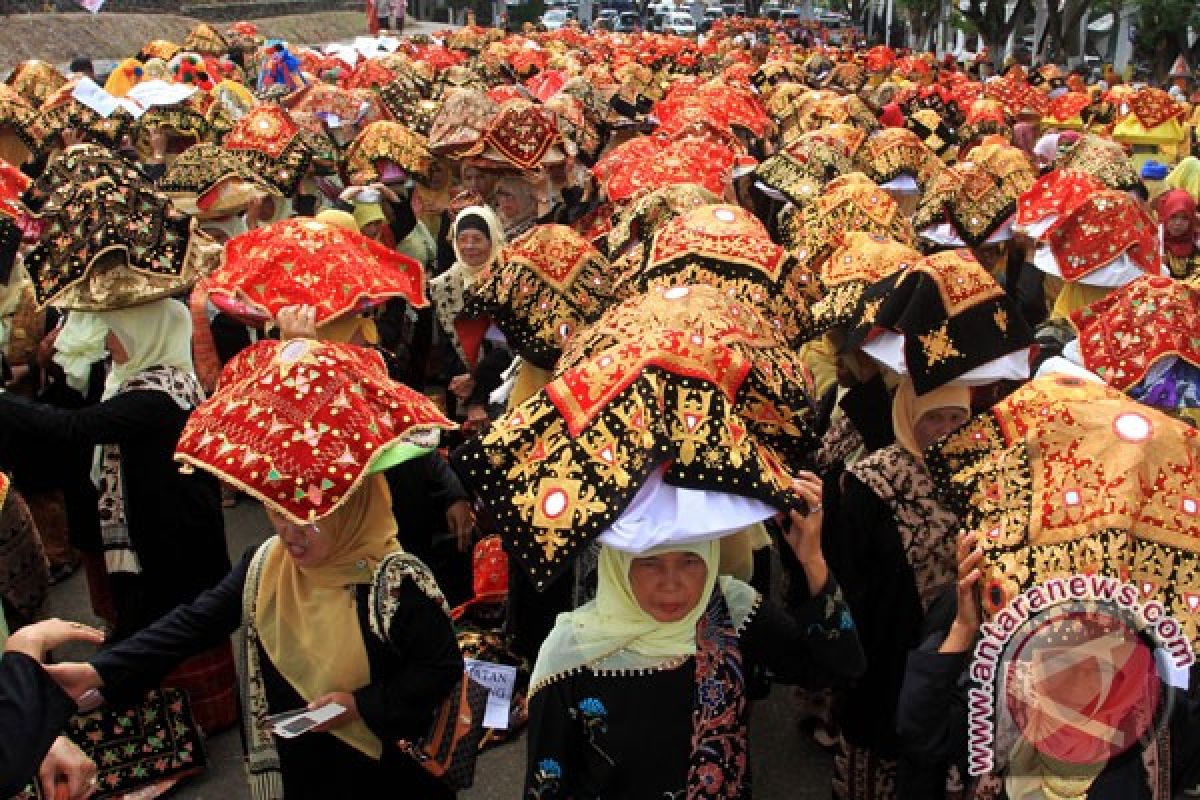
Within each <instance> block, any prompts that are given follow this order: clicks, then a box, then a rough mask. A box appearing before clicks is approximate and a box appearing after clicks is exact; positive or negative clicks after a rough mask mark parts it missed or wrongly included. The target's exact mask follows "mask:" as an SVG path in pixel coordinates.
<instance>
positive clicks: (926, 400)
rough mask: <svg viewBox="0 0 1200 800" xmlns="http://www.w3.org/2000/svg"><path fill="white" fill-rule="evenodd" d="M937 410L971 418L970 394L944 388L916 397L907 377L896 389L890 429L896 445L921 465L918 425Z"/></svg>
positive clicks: (952, 386)
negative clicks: (962, 413)
mask: <svg viewBox="0 0 1200 800" xmlns="http://www.w3.org/2000/svg"><path fill="white" fill-rule="evenodd" d="M939 408H961V409H963V410H964V411H966V412H967V413H968V414H970V413H971V390H970V389H968V388H967V387H966V386H954V385H946V386H939V387H938V388H936V389H934V390H933V391H931V392H926V393H925V394H917V392H916V390H915V389H914V388H913V382H912V378H911V377H908V376H905V377H904V378H903V379H902V380H901V381H900V385H899V386H897V387H896V397H895V399H893V400H892V429H893V430H894V431H895V432H896V443H897V444H899V445H900V446H901V447H903V448H904V449H905V450H907V451H908V452H909V453H910V454H911V455H912V457H913V458H915V459H916V460H917V461H918V462H920V463H922V464H924V463H925V459H924V455H923V454H922V453H921V448H920V447H919V446H918V445H917V433H916V428H917V423H918V422H920V421H921V417H923V416H925V414H927V413H928V412H930V411H934V410H935V409H939Z"/></svg>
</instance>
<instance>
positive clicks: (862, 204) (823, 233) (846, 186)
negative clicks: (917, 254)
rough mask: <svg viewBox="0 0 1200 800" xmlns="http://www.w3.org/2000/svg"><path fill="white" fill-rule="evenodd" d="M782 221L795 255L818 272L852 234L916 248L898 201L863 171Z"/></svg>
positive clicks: (835, 183)
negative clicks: (863, 232)
mask: <svg viewBox="0 0 1200 800" xmlns="http://www.w3.org/2000/svg"><path fill="white" fill-rule="evenodd" d="M782 222H783V225H782V233H783V235H784V237H785V241H787V243H788V246H789V248H790V249H791V250H792V252H793V254H795V256H796V258H797V259H799V260H800V261H801V262H802V263H806V264H808V265H809V267H810V268H811V269H813V270H814V271H817V272H819V271H820V270H821V269H823V262H824V260H825V259H826V258H828V257H829V254H830V253H832V252H833V250H834V248H836V247H837V246H838V245H840V244H841V242H842V238H843V237H844V236H845V235H846V234H847V233H850V232H852V231H866V232H868V233H876V234H879V235H880V236H885V237H887V238H889V239H893V240H895V241H897V242H900V243H902V244H907V245H909V246H912V247H915V246H916V236H915V234H914V233H913V229H912V226H911V225H910V224H909V222H908V220H907V219H905V217H904V215H903V214H902V213H901V212H900V207H899V206H898V205H897V204H896V201H895V200H893V199H892V197H891V195H889V194H888V193H887V192H885V191H884V190H883V189H880V188H879V187H878V186H877V185H875V182H874V181H872V180H871V179H870V178H868V177H867V176H866V175H863V174H862V173H861V172H852V173H850V174H848V175H843V176H842V177H841V178H838V179H837V180H835V181H833V182H832V183H830V184H829V185H828V186H827V187H825V191H824V192H823V193H822V194H821V196H820V197H818V198H817V199H816V201H815V202H812V203H809V204H808V205H806V206H805V207H804V208H802V209H798V210H796V211H793V212H791V213H789V214H788V215H786V216H785V217H784V218H783V220H782Z"/></svg>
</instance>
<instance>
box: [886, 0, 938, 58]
mask: <svg viewBox="0 0 1200 800" xmlns="http://www.w3.org/2000/svg"><path fill="white" fill-rule="evenodd" d="M942 1H943V0H896V7H897V8H898V9H899V10H900V13H902V14H903V15H904V20H905V22H907V23H908V30H909V38H910V40H909V45H910V46H911V47H914V48H920V49H926V48H928V47H929V46H930V45H931V44H932V42H930V41H929V32H930V31H931V30H932V29H933V26H934V25H935V24H937V21H938V17H939V15H940V14H941V10H942Z"/></svg>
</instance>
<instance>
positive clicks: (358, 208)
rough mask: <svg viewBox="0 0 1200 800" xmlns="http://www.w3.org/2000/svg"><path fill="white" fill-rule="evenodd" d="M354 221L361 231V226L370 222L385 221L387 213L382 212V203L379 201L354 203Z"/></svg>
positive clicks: (365, 225) (363, 226)
mask: <svg viewBox="0 0 1200 800" xmlns="http://www.w3.org/2000/svg"><path fill="white" fill-rule="evenodd" d="M354 222H355V224H357V225H358V230H359V232H360V233H361V232H362V230H363V228H365V227H367V226H368V225H370V224H371V223H372V222H387V215H386V214H384V213H383V205H382V204H380V203H355V204H354Z"/></svg>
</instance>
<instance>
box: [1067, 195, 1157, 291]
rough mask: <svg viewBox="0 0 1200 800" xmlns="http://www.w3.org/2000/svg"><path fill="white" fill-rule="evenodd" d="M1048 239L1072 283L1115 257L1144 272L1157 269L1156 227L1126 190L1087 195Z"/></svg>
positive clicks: (1152, 271) (1153, 272)
mask: <svg viewBox="0 0 1200 800" xmlns="http://www.w3.org/2000/svg"><path fill="white" fill-rule="evenodd" d="M1047 240H1048V242H1049V245H1050V249H1051V250H1052V251H1053V252H1054V257H1055V259H1057V261H1058V268H1059V270H1060V271H1061V272H1062V276H1063V278H1064V279H1065V280H1068V281H1077V280H1079V279H1080V278H1082V277H1084V276H1086V275H1088V274H1089V273H1091V272H1095V271H1096V270H1098V269H1100V268H1101V267H1103V266H1105V265H1106V264H1109V263H1111V262H1112V261H1113V260H1115V259H1116V258H1117V257H1118V256H1120V255H1125V256H1126V257H1127V258H1128V259H1129V260H1130V261H1132V262H1133V263H1134V264H1135V265H1137V266H1138V267H1139V268H1140V269H1141V270H1142V271H1143V272H1147V273H1149V274H1151V275H1157V274H1159V273H1160V272H1161V271H1162V254H1161V253H1160V252H1159V242H1158V226H1157V225H1156V224H1155V223H1154V220H1153V219H1151V218H1150V215H1149V214H1147V213H1146V211H1145V210H1143V209H1142V207H1141V206H1140V205H1139V204H1138V202H1137V201H1136V200H1134V199H1133V198H1132V197H1130V196H1129V195H1128V194H1127V193H1126V192H1118V191H1114V190H1107V191H1103V192H1096V193H1094V194H1092V195H1091V196H1090V197H1088V198H1087V199H1086V200H1084V202H1083V203H1081V204H1080V205H1078V206H1077V207H1076V208H1075V209H1073V210H1071V211H1070V212H1068V213H1066V214H1064V215H1063V216H1062V218H1061V219H1060V220H1059V223H1058V224H1057V225H1055V227H1054V230H1052V231H1050V233H1049V234H1048V235H1047Z"/></svg>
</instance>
